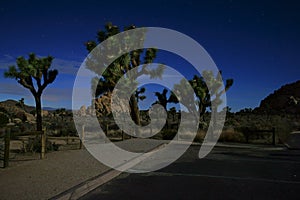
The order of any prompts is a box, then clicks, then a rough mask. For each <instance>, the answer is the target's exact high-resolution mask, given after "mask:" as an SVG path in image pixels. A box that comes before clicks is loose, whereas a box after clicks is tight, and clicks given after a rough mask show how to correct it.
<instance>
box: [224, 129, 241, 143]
mask: <svg viewBox="0 0 300 200" xmlns="http://www.w3.org/2000/svg"><path fill="white" fill-rule="evenodd" d="M219 141H222V142H245V136H244V134H242V133H241V132H237V131H234V130H224V131H223V132H222V133H221V135H220V138H219Z"/></svg>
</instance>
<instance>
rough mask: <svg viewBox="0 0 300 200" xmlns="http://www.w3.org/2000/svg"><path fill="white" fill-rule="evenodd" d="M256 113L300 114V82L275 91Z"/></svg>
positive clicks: (263, 101) (256, 109) (261, 103)
mask: <svg viewBox="0 0 300 200" xmlns="http://www.w3.org/2000/svg"><path fill="white" fill-rule="evenodd" d="M254 111H255V112H257V113H269V114H281V113H286V114H295V113H300V80H299V81H296V82H294V83H290V84H286V85H284V86H282V87H281V88H279V89H278V90H275V91H274V92H273V93H272V94H270V95H269V96H267V97H266V98H265V99H264V100H262V101H261V102H260V105H259V107H258V108H255V109H254Z"/></svg>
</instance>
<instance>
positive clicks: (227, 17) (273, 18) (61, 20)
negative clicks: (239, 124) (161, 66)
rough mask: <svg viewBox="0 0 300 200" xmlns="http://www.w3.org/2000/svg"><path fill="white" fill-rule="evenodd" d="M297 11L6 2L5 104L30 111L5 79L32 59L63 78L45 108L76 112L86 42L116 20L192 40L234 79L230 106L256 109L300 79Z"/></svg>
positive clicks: (206, 4)
mask: <svg viewBox="0 0 300 200" xmlns="http://www.w3.org/2000/svg"><path fill="white" fill-rule="evenodd" d="M299 10H300V3H297V1H253V0H252V1H238V0H236V1H235V0H228V1H174V0H173V1H162V0H159V1H153V0H152V1H90V0H85V1H78V2H77V1H63V0H60V1H14V0H5V1H3V0H2V1H0V30H1V31H0V77H1V78H0V84H1V87H0V101H3V100H6V99H16V100H18V99H20V98H22V97H24V98H25V103H26V104H33V99H32V97H31V94H30V93H29V92H28V91H27V89H25V88H22V87H21V86H19V85H17V83H16V81H15V80H11V79H5V78H4V76H3V72H4V70H5V69H7V67H8V66H9V65H11V64H14V63H15V59H16V58H17V57H18V56H27V55H28V53H30V52H35V53H36V54H37V55H39V56H47V55H52V56H53V57H55V60H54V63H53V66H52V67H53V68H56V69H58V70H59V72H60V73H59V75H58V77H57V80H56V81H55V82H54V83H53V84H51V85H50V86H48V87H47V88H46V90H45V93H44V96H43V106H50V107H56V108H59V107H67V108H71V96H72V86H73V82H74V78H75V74H76V72H77V69H78V67H79V66H80V64H81V63H82V61H83V60H84V58H85V56H86V55H87V51H86V49H85V46H84V43H85V42H86V41H88V40H90V39H95V38H96V32H97V30H99V29H101V28H103V26H104V24H105V23H106V22H108V21H111V22H113V23H114V24H116V25H118V26H120V27H123V26H126V25H130V24H135V25H136V26H137V27H164V28H170V29H174V30H177V31H180V32H182V33H184V34H186V35H188V36H190V37H192V38H193V39H195V40H196V41H197V42H199V43H200V44H201V45H202V46H203V47H204V48H205V49H206V51H207V52H208V53H209V54H210V56H211V57H212V58H213V60H214V61H215V63H216V65H217V66H218V68H219V69H220V70H222V72H223V78H224V79H226V78H233V79H234V85H233V86H232V88H231V89H230V90H229V91H228V93H227V101H228V105H229V107H231V108H232V109H233V111H238V110H240V109H242V108H246V107H247V108H249V107H251V108H254V107H256V106H258V105H259V103H260V101H261V100H262V99H263V98H265V97H266V96H267V95H268V94H270V93H271V92H273V91H274V90H275V89H278V88H279V87H280V86H282V85H284V84H287V83H291V82H294V81H296V80H299V79H300V76H299V75H300V60H299V56H300V54H299V53H300V51H299V47H300V39H299V35H300V12H299ZM158 54H159V53H158ZM162 55H164V54H162ZM162 55H161V56H159V58H158V61H160V62H163V63H165V64H167V65H169V66H174V68H176V69H178V70H179V71H180V69H184V68H185V67H186V66H184V65H185V64H184V62H181V61H179V60H178V62H176V59H170V57H169V56H166V57H163V56H162ZM187 76H192V74H190V75H187ZM187 78H190V77H187Z"/></svg>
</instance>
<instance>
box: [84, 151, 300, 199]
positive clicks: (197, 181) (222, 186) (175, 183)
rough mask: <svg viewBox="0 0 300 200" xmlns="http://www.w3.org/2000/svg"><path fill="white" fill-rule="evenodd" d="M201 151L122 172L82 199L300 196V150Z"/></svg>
mask: <svg viewBox="0 0 300 200" xmlns="http://www.w3.org/2000/svg"><path fill="white" fill-rule="evenodd" d="M198 151H199V146H192V147H190V148H189V150H188V151H187V152H186V153H185V154H184V155H183V156H182V157H181V158H180V159H179V160H177V161H176V162H175V163H173V164H171V165H170V166H168V167H166V168H164V169H162V170H159V171H156V172H151V173H142V174H128V173H122V174H121V175H120V176H118V177H117V178H115V179H113V180H111V181H109V182H107V183H106V184H104V185H102V186H101V187H98V188H97V189H95V190H93V191H92V192H90V193H88V194H87V195H85V196H83V197H82V198H81V199H299V191H300V152H299V151H296V150H287V149H284V148H272V147H271V146H266V147H263V146H262V147H251V146H249V147H247V146H245V148H240V147H226V146H223V147H222V146H219V147H215V148H214V150H213V151H212V152H211V153H210V154H209V155H208V156H207V157H206V158H205V159H201V160H200V159H198V157H197V155H198Z"/></svg>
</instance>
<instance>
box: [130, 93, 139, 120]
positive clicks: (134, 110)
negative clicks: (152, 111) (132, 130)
mask: <svg viewBox="0 0 300 200" xmlns="http://www.w3.org/2000/svg"><path fill="white" fill-rule="evenodd" d="M130 109H131V117H132V120H133V121H134V122H135V123H136V125H141V121H140V112H139V107H138V103H137V101H136V98H135V96H134V95H132V96H131V97H130Z"/></svg>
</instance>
